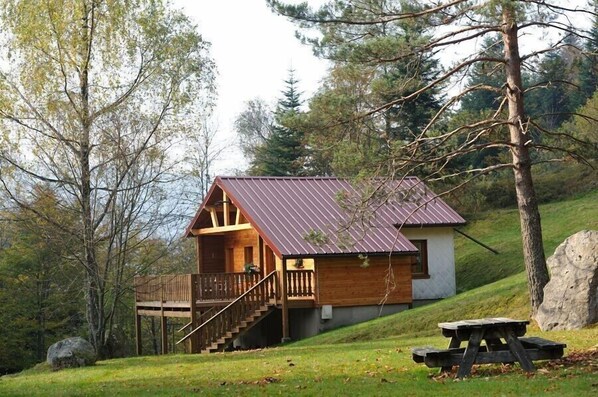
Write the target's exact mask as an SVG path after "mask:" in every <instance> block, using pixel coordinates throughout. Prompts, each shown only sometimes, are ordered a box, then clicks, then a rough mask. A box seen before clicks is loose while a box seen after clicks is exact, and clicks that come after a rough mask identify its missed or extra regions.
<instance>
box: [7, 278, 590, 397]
mask: <svg viewBox="0 0 598 397" xmlns="http://www.w3.org/2000/svg"><path fill="white" fill-rule="evenodd" d="M527 311H528V309H527V296H526V293H525V282H524V277H523V275H521V274H519V275H515V276H511V277H508V278H506V279H504V280H500V281H498V282H495V283H493V284H490V285H487V286H484V287H481V288H478V289H475V290H472V291H468V292H465V293H462V294H459V295H457V296H455V297H453V298H450V299H446V300H443V301H442V302H438V303H436V304H433V305H428V306H424V307H420V308H417V309H414V310H409V311H405V312H402V313H399V314H397V315H393V316H388V317H384V318H380V319H377V320H374V321H370V322H367V323H363V324H358V325H355V326H351V327H345V328H342V329H339V330H336V331H331V332H328V333H325V334H322V335H319V336H316V337H314V338H310V339H306V340H303V341H299V342H296V343H292V344H289V345H286V346H281V347H276V348H271V349H264V350H257V351H248V352H233V353H220V354H211V355H168V356H148V357H136V358H128V359H118V360H107V361H101V362H99V363H98V364H97V365H95V366H94V367H89V368H80V369H71V370H64V371H60V372H51V371H49V370H48V369H47V367H46V366H45V365H42V366H40V367H39V368H35V369H32V370H29V371H25V372H23V373H21V374H18V375H15V376H5V377H2V378H0V395H2V396H13V395H14V396H46V395H65V396H67V395H91V396H93V395H118V396H121V395H140V394H142V395H164V396H183V395H188V394H200V395H201V394H204V395H228V396H231V395H232V396H237V395H280V394H291V395H308V396H313V395H325V396H327V395H334V394H336V395H351V396H359V395H364V396H375V395H380V396H383V395H405V396H424V395H435V396H436V395H437V396H443V395H457V394H463V395H472V396H482V395H483V396H503V395H505V396H508V395H529V396H531V395H554V396H567V395H571V396H583V395H593V394H595V392H596V391H597V388H598V386H597V384H598V351H596V349H597V348H598V345H596V343H597V342H598V327H593V328H587V329H583V330H579V331H555V332H541V331H539V330H538V329H537V327H534V326H531V327H530V328H529V331H528V335H534V336H542V337H544V338H547V339H552V340H557V341H561V342H565V343H567V345H568V349H567V350H566V354H571V353H572V352H576V351H586V352H588V351H592V349H593V351H594V352H595V353H594V355H593V359H590V360H585V361H582V362H579V363H577V364H576V365H571V366H570V365H567V364H566V363H565V364H551V365H547V364H542V363H540V364H539V365H538V366H539V371H538V372H537V373H535V374H533V375H529V376H528V375H526V374H525V373H523V372H522V371H521V370H520V369H519V367H518V365H514V366H507V367H504V366H499V365H486V366H478V367H475V371H474V373H473V376H472V377H471V378H469V379H466V380H464V381H455V380H453V379H452V378H446V377H434V376H435V375H437V374H438V372H437V370H435V369H429V368H427V367H425V366H424V365H423V364H416V363H415V362H413V361H412V359H411V354H410V350H411V348H412V347H415V346H427V345H431V346H437V347H444V346H446V345H447V340H446V339H445V338H443V337H442V336H440V335H439V331H438V328H437V326H436V324H437V323H438V322H440V321H448V320H454V319H463V318H475V317H485V316H494V315H501V316H512V317H519V318H526V317H527ZM573 356H575V354H574V355H573ZM592 360H593V361H592Z"/></svg>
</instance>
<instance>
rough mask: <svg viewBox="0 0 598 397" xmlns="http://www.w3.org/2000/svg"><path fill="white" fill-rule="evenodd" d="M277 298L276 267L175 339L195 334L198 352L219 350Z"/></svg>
mask: <svg viewBox="0 0 598 397" xmlns="http://www.w3.org/2000/svg"><path fill="white" fill-rule="evenodd" d="M279 298H280V293H279V288H278V282H277V277H276V271H273V272H272V273H270V274H268V275H267V276H266V277H264V278H263V279H262V280H260V282H258V283H257V284H255V285H254V286H253V287H251V288H250V289H248V290H247V291H246V292H245V293H243V294H242V295H241V296H239V297H238V298H237V299H235V300H234V301H233V302H231V303H230V304H229V305H228V306H226V307H225V308H223V309H222V310H220V311H219V312H218V313H216V314H215V315H213V316H212V317H211V318H209V319H208V320H207V321H205V322H203V323H202V324H201V325H200V326H198V327H197V328H195V329H193V330H191V331H190V332H189V333H188V334H187V335H185V336H184V337H183V338H182V339H180V340H179V341H178V342H177V343H182V342H184V341H185V340H187V339H189V338H191V337H195V338H198V340H199V341H198V343H199V351H200V352H201V353H213V352H218V351H223V350H224V349H226V347H227V346H229V345H230V344H231V343H232V342H233V341H234V340H235V339H236V338H238V337H239V336H241V335H242V334H243V333H245V332H247V331H248V330H250V329H251V328H252V327H253V326H255V325H256V324H257V323H259V322H260V321H261V320H262V319H264V318H265V317H266V316H267V315H268V314H270V313H271V312H272V311H273V310H274V309H275V308H276V305H277V301H278V299H279Z"/></svg>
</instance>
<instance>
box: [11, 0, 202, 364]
mask: <svg viewBox="0 0 598 397" xmlns="http://www.w3.org/2000/svg"><path fill="white" fill-rule="evenodd" d="M1 7H2V8H1V18H0V31H2V32H3V33H4V34H3V36H2V45H1V49H2V50H1V54H2V58H1V59H2V63H1V65H2V66H1V71H0V128H1V131H2V136H1V141H0V165H1V174H0V183H1V184H2V187H3V188H4V190H5V193H6V194H7V195H8V197H9V198H10V199H11V200H12V201H14V203H16V204H17V205H18V206H20V207H21V208H23V209H27V210H29V211H31V212H32V213H34V214H35V215H36V216H37V217H39V218H40V219H43V220H44V222H49V223H52V224H54V225H56V227H59V228H61V229H62V230H63V231H64V233H67V234H69V235H71V236H73V237H75V238H76V239H77V240H78V241H79V244H78V246H79V250H78V251H76V252H73V255H74V256H75V258H76V260H77V263H78V264H79V265H80V266H81V267H82V269H84V272H85V286H84V292H85V302H86V313H87V315H86V316H87V323H88V332H89V339H90V341H91V342H92V344H93V345H94V346H95V348H96V350H97V351H98V354H99V355H100V356H101V357H105V356H107V355H109V351H108V341H109V340H110V336H111V327H112V325H113V324H112V322H113V321H114V318H115V313H116V310H117V308H118V306H119V304H120V303H119V302H120V297H121V296H122V294H123V293H124V292H125V291H126V289H127V285H126V282H127V279H126V277H128V276H127V274H128V271H129V270H130V269H131V268H133V269H134V264H133V263H130V260H131V259H130V258H131V256H130V253H131V252H132V251H133V250H134V249H135V246H136V245H138V244H140V243H142V242H143V241H144V240H146V239H148V238H150V237H151V236H152V235H155V234H156V233H157V232H158V231H159V229H160V228H165V227H166V226H167V225H163V222H165V219H167V218H166V217H165V216H166V215H168V213H169V212H172V211H173V210H172V208H173V207H175V204H176V203H174V202H173V200H174V199H175V198H173V197H172V196H170V195H169V192H171V191H172V190H173V189H172V187H170V188H168V187H167V186H168V184H169V183H171V182H173V181H176V179H177V177H178V176H177V173H178V168H177V167H178V165H177V158H179V157H180V156H178V155H177V153H176V152H175V151H174V150H173V148H175V147H177V146H179V147H180V146H181V145H180V142H181V140H183V139H184V136H183V134H182V133H181V131H180V130H179V129H178V128H177V125H178V121H179V120H181V119H182V118H184V117H185V115H186V114H187V113H188V111H189V109H191V108H192V107H194V106H198V100H199V98H204V97H206V96H205V95H204V93H207V92H209V91H210V90H211V87H212V85H211V82H212V72H213V65H212V63H211V61H210V59H209V57H208V53H207V50H208V44H207V43H206V42H205V41H203V40H202V38H201V36H200V35H199V34H198V33H197V31H196V28H195V26H194V25H193V24H192V23H191V22H190V21H189V20H188V19H187V18H186V17H185V16H184V15H182V14H181V13H180V12H178V11H175V10H172V9H171V8H169V6H168V5H165V4H164V2H162V1H150V0H136V1H132V0H124V1H122V0H118V1H116V0H61V1H42V0H11V1H5V2H3V4H2V6H1ZM36 183H45V184H47V185H49V186H50V187H51V188H52V189H53V191H54V192H55V193H56V195H57V197H58V198H59V200H61V201H62V202H63V203H64V204H63V206H64V208H75V210H74V213H75V215H76V220H77V221H76V223H75V225H74V226H72V227H71V226H69V225H66V224H64V223H63V222H62V221H61V219H59V218H56V217H54V216H53V214H52V213H47V212H44V211H41V210H38V209H36V208H32V207H29V206H28V205H27V203H28V202H31V195H32V189H31V187H32V186H33V185H34V184H36Z"/></svg>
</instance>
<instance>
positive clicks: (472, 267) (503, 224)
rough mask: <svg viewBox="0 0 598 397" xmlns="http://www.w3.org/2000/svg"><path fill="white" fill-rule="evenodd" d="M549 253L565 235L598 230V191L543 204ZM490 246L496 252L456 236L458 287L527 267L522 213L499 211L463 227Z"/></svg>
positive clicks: (512, 272)
mask: <svg viewBox="0 0 598 397" xmlns="http://www.w3.org/2000/svg"><path fill="white" fill-rule="evenodd" d="M540 215H541V217H542V228H543V231H544V235H543V238H544V249H545V252H546V256H547V257H548V256H550V255H552V253H553V252H554V249H555V248H556V247H557V245H559V244H560V243H561V242H563V240H564V239H565V238H567V237H568V236H570V235H571V234H574V233H575V232H578V231H580V230H584V229H598V191H594V192H592V193H589V194H586V195H584V196H582V197H579V198H577V199H573V200H568V201H563V202H556V203H550V204H545V205H542V206H540ZM462 230H463V231H464V232H465V233H467V234H469V235H470V236H472V237H474V238H477V239H478V240H480V241H482V242H483V243H485V244H487V245H489V246H490V247H492V248H494V249H496V250H498V251H499V252H500V255H495V254H493V253H491V252H490V251H487V250H486V249H484V248H482V247H480V246H479V245H477V244H475V243H473V242H472V241H470V240H467V239H466V238H465V237H461V236H457V237H455V253H456V255H457V257H456V271H457V288H458V290H459V291H467V290H470V289H472V288H476V287H479V286H482V285H486V284H488V283H490V282H493V281H496V280H499V279H501V278H504V277H508V276H511V275H513V274H517V273H520V272H522V271H523V270H524V267H523V261H522V254H521V250H522V248H521V234H520V228H519V214H518V212H517V210H516V209H510V210H497V211H492V212H490V213H485V214H482V215H480V216H479V217H478V219H473V220H470V223H469V225H467V226H466V227H464V228H463V229H462Z"/></svg>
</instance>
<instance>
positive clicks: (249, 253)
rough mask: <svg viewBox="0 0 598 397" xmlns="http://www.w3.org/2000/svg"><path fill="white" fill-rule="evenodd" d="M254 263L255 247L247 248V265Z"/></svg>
mask: <svg viewBox="0 0 598 397" xmlns="http://www.w3.org/2000/svg"><path fill="white" fill-rule="evenodd" d="M249 263H253V247H245V264H246V265H247V264H249Z"/></svg>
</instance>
